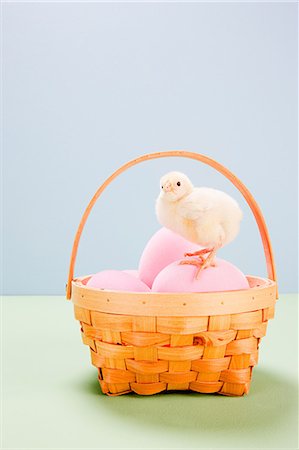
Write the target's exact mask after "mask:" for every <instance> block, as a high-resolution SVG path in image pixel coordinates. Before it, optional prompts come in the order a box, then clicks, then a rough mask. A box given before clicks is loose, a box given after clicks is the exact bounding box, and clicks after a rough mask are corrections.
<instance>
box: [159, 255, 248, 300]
mask: <svg viewBox="0 0 299 450" xmlns="http://www.w3.org/2000/svg"><path fill="white" fill-rule="evenodd" d="M179 262H180V261H175V262H174V263H172V264H170V265H169V266H167V267H165V269H163V270H162V271H161V272H160V273H159V274H158V275H157V277H156V278H155V281H154V283H153V286H152V291H153V292H217V291H234V290H238V289H249V284H248V281H247V279H246V277H245V275H244V274H243V273H242V272H241V270H240V269H238V268H237V267H236V266H234V265H233V264H231V263H230V262H228V261H225V260H224V259H218V258H216V266H215V267H208V268H207V269H203V270H202V272H201V273H200V274H199V277H198V279H196V278H195V274H196V271H197V268H196V267H195V266H193V265H180V264H179Z"/></svg>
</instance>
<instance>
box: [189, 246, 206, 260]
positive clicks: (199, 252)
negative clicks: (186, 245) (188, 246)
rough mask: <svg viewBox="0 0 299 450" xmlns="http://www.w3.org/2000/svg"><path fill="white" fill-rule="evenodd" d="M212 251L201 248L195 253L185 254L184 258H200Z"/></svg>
mask: <svg viewBox="0 0 299 450" xmlns="http://www.w3.org/2000/svg"><path fill="white" fill-rule="evenodd" d="M212 251H213V248H202V249H201V250H198V251H197V252H194V253H185V255H184V256H199V257H202V255H205V254H206V253H210V252H212ZM202 259H204V258H203V257H202Z"/></svg>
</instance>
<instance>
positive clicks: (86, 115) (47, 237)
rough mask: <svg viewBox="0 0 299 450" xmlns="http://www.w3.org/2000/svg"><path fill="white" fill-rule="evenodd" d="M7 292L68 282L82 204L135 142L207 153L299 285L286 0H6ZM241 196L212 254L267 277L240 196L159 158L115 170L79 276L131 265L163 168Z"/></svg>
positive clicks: (136, 151) (148, 226)
mask: <svg viewBox="0 0 299 450" xmlns="http://www.w3.org/2000/svg"><path fill="white" fill-rule="evenodd" d="M2 9H3V117H4V123H3V125H4V136H3V149H4V152H3V167H4V169H3V175H4V177H3V178H4V196H3V200H4V208H3V214H4V221H3V227H4V230H3V236H4V242H3V245H4V247H3V248H4V258H3V275H4V293H5V294H15V295H20V294H63V293H64V287H65V282H66V278H67V268H68V262H69V257H70V252H71V246H72V240H73V237H74V234H75V231H76V227H77V225H78V223H79V220H80V217H81V214H82V213H83V211H84V208H85V206H86V205H87V203H88V201H89V200H90V198H91V196H92V195H93V193H94V192H95V191H96V189H97V188H98V186H99V185H100V184H101V183H102V182H103V181H104V179H105V178H106V177H107V176H108V175H110V174H111V172H113V171H114V170H115V169H117V168H118V167H119V166H120V165H121V164H123V163H125V162H126V161H127V160H129V159H132V158H134V157H136V156H138V155H140V154H143V153H147V152H152V151H163V150H169V149H185V150H190V151H198V152H200V153H204V154H206V155H208V156H210V157H212V158H214V159H216V160H218V161H219V162H221V163H222V164H224V165H226V166H227V167H228V168H229V169H231V170H232V171H233V172H235V173H236V175H237V176H238V177H239V178H240V179H241V180H242V181H243V182H244V183H245V184H246V185H247V187H248V188H249V189H250V191H251V192H252V194H253V195H254V196H255V198H256V200H257V201H258V203H259V204H260V206H261V208H262V210H263V213H264V216H265V219H266V221H267V224H268V227H269V231H270V235H271V238H272V243H273V247H274V251H275V256H276V262H277V269H278V281H279V288H280V291H281V292H295V291H297V289H298V287H297V239H298V238H297V234H298V232H297V204H298V198H297V195H298V194H297V179H298V177H297V12H296V11H297V5H296V3H187V4H184V3H111V4H108V3H25V4H22V3H4V4H3V7H2ZM173 169H178V170H181V171H183V172H186V173H187V174H188V175H189V176H190V177H191V178H192V180H193V182H194V184H196V185H198V186H200V185H207V186H212V187H215V188H219V189H223V190H225V191H226V192H228V193H230V194H231V195H233V196H234V197H235V198H236V199H237V200H238V201H240V203H241V206H242V209H243V210H244V221H243V224H242V228H241V233H240V234H239V236H238V238H237V239H236V240H235V241H234V242H233V243H232V244H230V245H229V246H228V247H226V248H224V249H223V250H222V251H221V256H222V257H223V258H227V259H229V260H231V261H232V262H234V263H235V264H236V265H238V266H239V267H240V268H241V269H242V270H243V271H244V272H245V273H248V274H254V275H261V276H263V275H266V272H265V263H264V257H263V251H262V246H261V241H260V238H259V235H258V231H257V227H256V225H255V223H254V219H253V218H252V216H251V214H250V210H249V208H248V207H247V206H246V204H245V202H244V201H243V200H242V199H241V197H240V195H239V193H238V192H237V191H236V189H235V188H234V187H233V186H231V185H230V183H229V182H228V181H226V180H225V179H224V178H223V177H222V176H221V175H219V174H217V173H216V172H215V171H213V170H212V169H210V168H208V167H206V166H203V165H200V164H198V163H196V162H192V161H187V160H180V159H164V160H159V161H152V162H149V163H146V164H145V163H143V164H142V165H140V166H137V167H134V168H133V169H131V170H130V171H129V172H126V173H125V174H124V175H122V176H121V177H120V178H119V179H118V180H117V181H116V182H115V183H114V184H113V185H111V187H109V189H108V190H107V191H106V192H105V194H104V196H103V197H102V198H101V199H100V200H99V202H98V203H97V205H96V207H95V210H94V212H93V213H92V215H91V217H90V220H89V221H88V223H87V226H86V230H85V231H84V235H83V238H82V242H81V246H80V249H79V254H78V264H77V266H76V274H77V275H83V274H86V273H91V272H96V271H98V270H101V269H104V268H116V269H117V268H119V269H124V268H135V267H137V265H138V260H139V257H140V254H141V252H142V249H143V247H144V245H145V243H146V241H147V240H148V239H149V237H150V236H151V235H152V234H153V232H154V231H155V230H157V229H158V228H159V225H158V223H157V221H156V218H155V213H154V201H155V198H156V196H157V195H158V191H159V178H160V176H161V175H162V174H163V173H164V172H166V171H169V170H173Z"/></svg>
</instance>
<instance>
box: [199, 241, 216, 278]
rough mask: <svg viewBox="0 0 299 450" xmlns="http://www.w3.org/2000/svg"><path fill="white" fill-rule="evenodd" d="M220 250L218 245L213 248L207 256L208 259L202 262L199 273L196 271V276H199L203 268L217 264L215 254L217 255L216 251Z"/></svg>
mask: <svg viewBox="0 0 299 450" xmlns="http://www.w3.org/2000/svg"><path fill="white" fill-rule="evenodd" d="M217 250H218V247H214V248H213V249H211V251H210V254H209V255H208V256H207V257H206V259H205V260H204V261H203V263H202V264H201V266H200V267H199V269H198V271H197V273H196V278H198V277H199V274H200V272H201V271H202V270H203V269H207V268H208V267H210V266H212V267H213V266H215V265H216V264H215V256H216V252H217Z"/></svg>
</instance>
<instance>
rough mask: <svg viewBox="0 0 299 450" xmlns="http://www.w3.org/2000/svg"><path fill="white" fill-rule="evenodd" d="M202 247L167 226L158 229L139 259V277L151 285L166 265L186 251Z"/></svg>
mask: <svg viewBox="0 0 299 450" xmlns="http://www.w3.org/2000/svg"><path fill="white" fill-rule="evenodd" d="M200 248H201V247H200V246H199V245H196V244H193V243H192V242H189V241H187V240H186V239H184V238H183V237H182V236H179V235H178V234H176V233H174V232H173V231H171V230H168V229H167V228H161V229H160V230H159V231H157V232H156V233H155V234H154V235H153V236H152V237H151V239H150V240H149V241H148V243H147V245H146V246H145V248H144V250H143V253H142V255H141V258H140V261H139V278H140V280H142V281H143V282H144V283H146V284H147V285H148V286H149V287H152V284H153V281H154V279H155V278H156V276H157V275H158V273H159V272H161V270H162V269H164V267H166V266H168V265H169V264H171V263H172V262H174V261H177V260H178V259H183V258H184V253H187V252H196V251H198V250H199V249H200Z"/></svg>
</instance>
